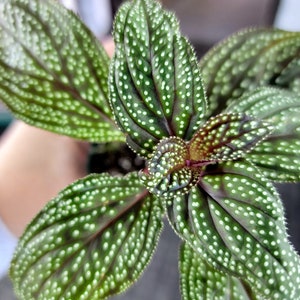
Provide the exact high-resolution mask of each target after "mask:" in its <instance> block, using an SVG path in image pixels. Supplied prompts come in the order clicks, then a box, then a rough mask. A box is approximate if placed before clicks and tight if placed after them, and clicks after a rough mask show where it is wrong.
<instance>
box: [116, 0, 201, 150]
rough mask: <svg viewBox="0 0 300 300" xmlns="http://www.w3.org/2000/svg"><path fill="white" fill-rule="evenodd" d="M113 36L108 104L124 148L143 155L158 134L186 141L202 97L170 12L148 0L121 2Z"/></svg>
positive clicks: (197, 121) (191, 58) (195, 68)
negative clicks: (123, 137) (127, 147)
mask: <svg viewBox="0 0 300 300" xmlns="http://www.w3.org/2000/svg"><path fill="white" fill-rule="evenodd" d="M114 39H115V43H116V51H115V56H114V59H113V62H112V66H111V72H110V83H111V84H110V94H111V104H112V107H113V109H114V112H115V118H116V121H117V123H118V124H119V126H120V128H121V130H122V131H123V132H124V133H126V135H127V142H128V144H129V146H130V147H131V148H132V149H134V150H135V151H136V152H137V153H138V154H140V155H142V156H148V155H149V154H151V153H152V152H153V148H154V146H155V145H156V144H157V143H158V142H159V140H161V139H162V138H163V137H169V136H177V137H180V138H182V139H184V140H189V139H190V138H191V137H192V135H193V133H194V132H195V131H196V130H197V129H198V127H199V125H200V124H201V123H202V117H203V115H204V112H205V106H206V102H205V101H206V100H205V95H204V91H203V86H202V81H201V77H200V71H199V67H198V63H197V59H196V56H195V54H194V51H193V49H192V47H191V45H190V44H189V43H188V41H187V40H186V39H185V38H184V37H182V36H181V35H180V32H179V29H178V22H177V20H176V19H175V17H174V15H173V14H170V13H168V12H165V11H164V10H162V8H161V6H160V4H159V3H157V2H156V1H153V0H149V1H146V0H135V1H132V2H131V3H127V5H125V6H123V7H122V8H121V10H120V11H119V13H118V15H117V18H116V21H115V26H114Z"/></svg>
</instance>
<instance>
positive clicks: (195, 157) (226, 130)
mask: <svg viewBox="0 0 300 300" xmlns="http://www.w3.org/2000/svg"><path fill="white" fill-rule="evenodd" d="M247 113H248V111H247ZM271 130H272V128H271V126H270V125H269V124H268V123H267V122H261V121H258V120H255V119H254V118H252V117H249V116H247V115H245V114H243V113H227V114H225V113H224V114H220V115H217V116H215V117H213V118H210V119H209V120H208V121H207V123H206V124H205V125H204V126H203V127H202V128H201V129H200V130H199V131H198V132H197V133H196V134H195V135H194V136H193V138H192V140H191V141H190V142H189V152H190V153H189V154H190V158H189V159H190V160H191V161H192V162H193V161H194V162H201V161H204V162H208V161H212V162H221V161H228V160H235V159H238V158H241V157H243V156H244V155H245V154H246V153H247V152H249V151H250V150H251V149H252V148H254V147H255V146H256V145H257V144H258V143H259V142H260V141H261V140H262V139H263V138H265V137H266V136H267V135H268V134H269V133H270V132H271Z"/></svg>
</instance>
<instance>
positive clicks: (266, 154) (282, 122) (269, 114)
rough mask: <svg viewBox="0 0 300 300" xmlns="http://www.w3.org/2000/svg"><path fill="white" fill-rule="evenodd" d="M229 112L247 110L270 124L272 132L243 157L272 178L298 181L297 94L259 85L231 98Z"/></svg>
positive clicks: (299, 135) (299, 120)
mask: <svg viewBox="0 0 300 300" xmlns="http://www.w3.org/2000/svg"><path fill="white" fill-rule="evenodd" d="M227 111H228V112H229V111H230V112H234V111H235V112H245V111H246V112H247V114H249V115H252V116H255V117H256V118H258V119H261V120H265V121H267V122H268V123H270V124H271V125H272V126H273V127H274V130H273V132H272V133H271V134H270V135H269V136H268V137H267V138H266V139H265V140H264V141H263V142H262V143H261V144H259V145H258V146H257V147H255V148H254V149H253V150H252V151H251V152H250V153H249V154H247V157H248V158H249V159H250V160H251V161H252V162H254V163H255V164H256V165H257V166H259V167H260V169H261V170H262V171H263V172H264V174H265V176H267V177H268V178H270V179H271V180H273V181H278V182H289V181H299V180H300V118H299V116H300V94H299V93H295V92H292V91H286V90H283V89H279V88H268V87H261V88H258V89H256V90H254V91H253V92H249V93H247V94H245V95H244V96H242V97H241V98H239V99H237V100H236V101H233V102H232V104H231V105H229V106H228V108H227Z"/></svg>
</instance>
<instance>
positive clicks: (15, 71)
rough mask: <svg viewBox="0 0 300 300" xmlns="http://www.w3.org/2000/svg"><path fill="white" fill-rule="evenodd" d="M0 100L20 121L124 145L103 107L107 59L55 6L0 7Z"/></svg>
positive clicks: (12, 2)
mask: <svg viewBox="0 0 300 300" xmlns="http://www.w3.org/2000/svg"><path fill="white" fill-rule="evenodd" d="M0 20H1V21H0V99H1V100H2V101H3V102H5V103H6V105H7V107H8V108H9V109H10V110H11V111H12V112H13V113H14V114H15V116H16V117H18V118H20V119H22V120H23V121H25V122H27V123H29V124H31V125H34V126H37V127H40V128H43V129H46V130H49V131H53V132H56V133H60V134H65V135H68V136H71V137H74V138H78V139H83V140H89V141H95V142H109V141H124V135H123V134H122V133H121V132H120V131H119V130H118V129H117V128H116V125H115V124H114V123H113V121H112V112H111V109H110V105H109V102H108V84H107V80H108V73H109V57H108V55H107V54H106V53H105V51H104V49H103V48H102V46H101V45H100V43H99V42H98V41H97V40H96V38H95V37H93V35H92V33H91V32H90V31H89V30H88V29H87V28H86V27H85V26H84V25H83V24H82V23H81V21H80V20H79V18H78V17H77V16H76V15H75V14H74V13H72V12H71V11H68V10H67V9H66V8H64V7H62V6H61V5H60V4H58V3H56V1H51V0H45V1H39V0H3V1H1V4H0Z"/></svg>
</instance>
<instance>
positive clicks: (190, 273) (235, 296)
mask: <svg viewBox="0 0 300 300" xmlns="http://www.w3.org/2000/svg"><path fill="white" fill-rule="evenodd" d="M179 270H180V287H181V294H182V299H183V300H259V299H260V298H258V297H256V296H255V293H253V291H252V290H251V288H250V286H249V284H248V283H247V282H245V281H243V280H241V279H239V278H236V277H234V276H230V275H228V274H225V273H223V272H221V271H218V270H217V269H214V268H213V267H211V266H210V265H209V264H208V263H207V262H206V261H205V260H203V259H202V258H201V257H200V256H199V254H198V253H197V252H196V251H194V249H193V248H192V247H190V246H189V245H188V244H187V243H183V244H182V246H181V249H180V257H179Z"/></svg>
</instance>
